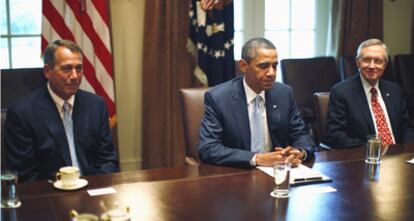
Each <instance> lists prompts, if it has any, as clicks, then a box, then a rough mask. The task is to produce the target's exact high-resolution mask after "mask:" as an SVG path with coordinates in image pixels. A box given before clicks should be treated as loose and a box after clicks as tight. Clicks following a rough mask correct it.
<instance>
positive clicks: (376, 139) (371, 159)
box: [365, 134, 381, 164]
mask: <svg viewBox="0 0 414 221" xmlns="http://www.w3.org/2000/svg"><path fill="white" fill-rule="evenodd" d="M380 158H381V137H380V136H379V135H378V134H368V135H367V150H366V156H365V162H366V163H370V164H379V163H380V160H381V159H380Z"/></svg>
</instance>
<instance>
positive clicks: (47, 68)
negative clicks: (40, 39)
mask: <svg viewBox="0 0 414 221" xmlns="http://www.w3.org/2000/svg"><path fill="white" fill-rule="evenodd" d="M43 74H44V75H45V77H46V79H48V80H49V78H50V75H51V74H52V68H51V67H50V66H49V65H48V64H45V65H44V66H43Z"/></svg>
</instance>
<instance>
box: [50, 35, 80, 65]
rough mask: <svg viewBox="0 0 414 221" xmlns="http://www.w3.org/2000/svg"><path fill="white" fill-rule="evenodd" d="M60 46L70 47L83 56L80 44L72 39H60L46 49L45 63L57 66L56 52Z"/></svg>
mask: <svg viewBox="0 0 414 221" xmlns="http://www.w3.org/2000/svg"><path fill="white" fill-rule="evenodd" d="M58 47H65V48H68V49H69V50H71V51H72V52H77V53H80V54H81V55H82V57H83V51H82V49H81V48H80V47H79V45H77V44H76V43H75V42H73V41H70V40H66V39H59V40H56V41H54V42H52V43H51V44H49V45H48V46H47V48H46V49H45V53H44V54H43V64H47V65H49V66H50V67H51V68H53V67H54V66H55V52H56V50H57V48H58Z"/></svg>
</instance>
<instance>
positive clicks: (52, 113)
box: [40, 87, 71, 165]
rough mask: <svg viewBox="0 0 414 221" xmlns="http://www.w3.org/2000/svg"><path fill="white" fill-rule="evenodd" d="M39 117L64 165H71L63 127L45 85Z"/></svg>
mask: <svg viewBox="0 0 414 221" xmlns="http://www.w3.org/2000/svg"><path fill="white" fill-rule="evenodd" d="M40 111H41V118H43V120H44V122H45V124H46V126H47V128H48V130H49V132H50V133H51V135H52V137H53V139H54V140H55V143H56V145H57V148H58V149H59V151H60V154H61V156H62V159H63V160H64V161H65V164H66V165H71V160H70V153H69V146H68V142H67V139H66V134H65V129H64V127H63V123H62V119H61V117H60V115H59V111H58V110H57V108H56V104H55V102H54V101H53V99H52V97H51V96H50V94H49V92H48V90H47V87H45V89H44V91H43V93H42V96H41V104H40Z"/></svg>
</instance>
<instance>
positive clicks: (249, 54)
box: [241, 37, 276, 63]
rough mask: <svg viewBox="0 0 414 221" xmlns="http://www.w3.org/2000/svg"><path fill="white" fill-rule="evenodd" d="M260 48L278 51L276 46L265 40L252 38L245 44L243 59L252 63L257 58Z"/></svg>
mask: <svg viewBox="0 0 414 221" xmlns="http://www.w3.org/2000/svg"><path fill="white" fill-rule="evenodd" d="M259 48H264V49H276V47H275V45H274V44H273V43H272V42H270V41H269V40H267V39H265V38H262V37H257V38H252V39H250V40H248V41H247V42H246V43H244V45H243V48H242V53H241V58H242V59H243V60H245V61H246V62H247V63H250V61H252V60H253V59H254V58H255V57H256V50H257V49H259Z"/></svg>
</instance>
